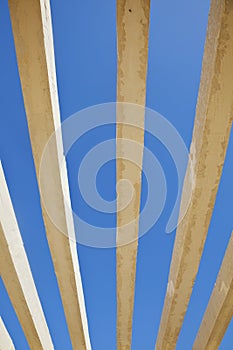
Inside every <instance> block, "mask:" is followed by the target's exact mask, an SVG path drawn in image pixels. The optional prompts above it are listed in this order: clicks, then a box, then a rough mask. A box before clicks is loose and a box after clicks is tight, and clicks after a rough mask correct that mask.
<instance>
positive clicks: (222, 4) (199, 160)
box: [156, 0, 233, 350]
mask: <svg viewBox="0 0 233 350" xmlns="http://www.w3.org/2000/svg"><path fill="white" fill-rule="evenodd" d="M232 62H233V2H232V1H230V0H223V1H218V0H212V3H211V8H210V14H209V22H208V30H207V37H206V44H205V50H204V57H203V64H202V76H201V83H200V88H199V95H198V102H197V107H196V118H195V123H194V131H193V137H192V144H191V149H190V157H191V161H192V166H193V175H192V174H191V165H190V163H189V164H188V168H187V173H186V177H185V181H184V187H183V195H182V200H181V211H182V208H183V203H184V202H185V196H186V193H187V191H188V188H190V187H191V188H192V199H191V203H190V206H189V208H188V211H187V213H186V215H185V217H184V219H183V221H182V222H181V223H180V225H179V226H178V228H177V232H176V239H175V244H174V250H173V255H172V261H171V267H170V274H169V281H168V285H169V286H172V288H168V290H167V293H166V297H165V301H164V307H163V312H162V317H161V322H160V328H159V332H158V337H157V343H156V350H174V349H175V347H176V342H177V339H178V336H179V333H180V330H181V327H182V324H183V320H184V316H185V313H186V310H187V307H188V304H189V300H190V296H191V293H192V289H193V285H194V281H195V278H196V274H197V271H198V268H199V264H200V259H201V256H202V252H203V248H204V243H205V240H206V236H207V232H208V228H209V223H210V220H211V216H212V212H213V208H214V204H215V199H216V194H217V190H218V186H219V181H220V178H221V174H222V168H223V164H224V160H225V155H226V150H227V146H228V142H229V136H230V130H231V126H232V117H233V84H232V77H233V64H232ZM190 179H192V180H191V181H190Z"/></svg>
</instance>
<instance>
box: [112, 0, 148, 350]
mask: <svg viewBox="0 0 233 350" xmlns="http://www.w3.org/2000/svg"><path fill="white" fill-rule="evenodd" d="M149 17H150V1H149V0H146V1H145V0H118V1H117V45H118V76H117V101H118V102H130V103H134V104H138V105H141V106H144V105H145V96H146V75H147V61H148V32H149ZM133 113H135V118H136V120H137V121H136V120H135V127H134V126H127V125H124V123H127V122H129V123H131V121H132V114H133ZM117 122H118V123H121V124H118V125H117V141H116V152H117V157H119V158H118V159H117V182H118V201H117V253H116V258H117V349H118V350H126V349H130V348H131V337H132V318H133V308H134V289H135V275H136V261H137V247H138V222H139V220H138V218H139V211H140V196H141V168H142V157H143V144H144V108H136V109H135V108H134V107H132V106H130V105H129V106H126V105H118V108H117ZM125 139H128V140H132V141H134V142H136V143H137V144H138V145H139V147H138V149H136V150H134V159H132V156H131V154H132V153H131V152H132V144H131V145H130V142H129V143H128V142H124V140H125ZM140 146H141V147H140ZM135 153H136V155H135ZM122 155H124V158H125V159H123V157H122ZM135 157H136V163H138V166H136V164H135ZM123 179H124V180H127V181H121V180H123ZM127 182H130V183H131V185H132V188H133V191H134V193H133V197H132V200H131V202H130V204H129V205H128V206H126V208H125V209H122V208H123V207H124V202H125V201H127V199H126V197H127V194H129V186H128V183H127ZM126 225H127V226H126ZM129 242H130V243H129ZM126 243H128V244H126ZM125 244H126V245H125Z"/></svg>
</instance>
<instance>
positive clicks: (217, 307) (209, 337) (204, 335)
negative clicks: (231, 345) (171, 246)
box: [193, 233, 233, 350]
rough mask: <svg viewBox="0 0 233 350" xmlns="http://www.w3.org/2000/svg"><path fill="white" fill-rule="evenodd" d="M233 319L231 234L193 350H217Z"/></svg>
mask: <svg viewBox="0 0 233 350" xmlns="http://www.w3.org/2000/svg"><path fill="white" fill-rule="evenodd" d="M232 317H233V233H232V235H231V238H230V241H229V244H228V247H227V250H226V253H225V256H224V259H223V262H222V266H221V268H220V271H219V274H218V277H217V281H216V283H215V286H214V289H213V292H212V295H211V297H210V300H209V303H208V306H207V309H206V312H205V315H204V317H203V319H202V323H201V326H200V328H199V331H198V333H197V337H196V340H195V342H194V345H193V350H213V349H218V348H219V346H220V344H221V341H222V339H223V336H224V334H225V332H226V330H227V328H228V326H229V323H230V322H231V319H232Z"/></svg>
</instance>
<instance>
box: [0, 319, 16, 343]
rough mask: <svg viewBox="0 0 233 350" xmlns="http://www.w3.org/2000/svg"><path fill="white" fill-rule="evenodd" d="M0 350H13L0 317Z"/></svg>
mask: <svg viewBox="0 0 233 350" xmlns="http://www.w3.org/2000/svg"><path fill="white" fill-rule="evenodd" d="M0 349H1V350H15V346H14V344H13V341H12V339H11V337H10V335H9V333H8V331H7V329H6V327H5V324H4V322H3V320H2V318H1V317H0Z"/></svg>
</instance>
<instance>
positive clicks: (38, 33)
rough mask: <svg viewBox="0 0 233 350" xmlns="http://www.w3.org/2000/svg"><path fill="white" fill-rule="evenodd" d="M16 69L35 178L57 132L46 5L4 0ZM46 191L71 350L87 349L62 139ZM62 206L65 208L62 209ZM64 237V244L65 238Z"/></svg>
mask: <svg viewBox="0 0 233 350" xmlns="http://www.w3.org/2000/svg"><path fill="white" fill-rule="evenodd" d="M9 9H10V15H11V22H12V29H13V35H14V41H15V47H16V55H17V61H18V68H19V74H20V80H21V86H22V92H23V98H24V104H25V110H26V114H27V121H28V127H29V133H30V139H31V144H32V151H33V157H34V162H35V168H36V173H37V178H39V168H40V161H41V157H42V153H43V150H44V147H45V145H46V143H47V142H48V139H49V137H50V135H51V134H52V133H53V132H54V130H55V129H57V128H58V127H59V126H60V112H59V102H58V93H57V81H56V72H55V60H54V47H53V35H52V23H51V14H50V3H49V0H41V1H40V0H30V1H28V0H9ZM42 180H43V179H42ZM46 180H47V181H48V183H47V186H48V187H49V189H50V193H52V201H53V202H54V207H53V210H54V213H55V216H56V217H57V218H58V220H59V223H62V230H63V232H64V233H65V234H63V233H61V232H60V231H59V229H58V228H57V227H56V226H55V224H54V223H53V222H51V220H50V218H49V216H48V214H47V212H46V210H45V207H44V205H43V203H42V212H43V219H44V224H45V228H46V234H47V239H48V243H49V247H50V251H51V255H52V260H53V264H54V269H55V273H56V276H57V281H58V285H59V289H60V294H61V299H62V303H63V307H64V312H65V316H66V321H67V325H68V329H69V333H70V338H71V342H72V346H73V349H75V350H76V349H79V350H84V349H88V350H90V349H91V345H90V339H89V333H88V326H87V318H86V312H85V303H84V297H83V290H82V283H81V277H80V270H79V262H78V256H77V250H76V242H75V233H74V227H73V219H72V215H71V213H70V212H69V210H67V207H69V204H70V197H69V186H68V177H67V170H66V162H65V159H64V157H63V145H62V139H61V134H60V133H59V134H58V135H57V138H56V145H55V147H54V149H53V152H52V153H51V159H50V162H49V164H48V177H47V179H46ZM64 203H68V205H66V206H65V204H64ZM66 235H67V236H69V238H70V239H69V238H68V237H67V236H66Z"/></svg>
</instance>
